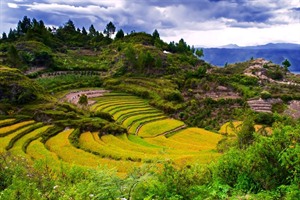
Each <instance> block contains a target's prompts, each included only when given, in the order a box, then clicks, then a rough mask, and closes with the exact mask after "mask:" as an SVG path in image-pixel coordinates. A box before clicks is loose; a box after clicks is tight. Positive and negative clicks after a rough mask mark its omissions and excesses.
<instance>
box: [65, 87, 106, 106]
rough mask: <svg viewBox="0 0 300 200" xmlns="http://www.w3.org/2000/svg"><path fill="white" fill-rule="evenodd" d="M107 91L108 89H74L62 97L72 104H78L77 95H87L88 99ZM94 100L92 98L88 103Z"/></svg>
mask: <svg viewBox="0 0 300 200" xmlns="http://www.w3.org/2000/svg"><path fill="white" fill-rule="evenodd" d="M107 92H109V91H108V90H82V91H75V92H71V93H69V94H67V95H66V96H65V97H64V99H65V100H66V101H68V102H70V103H73V104H76V105H77V104H78V101H79V97H80V96H81V95H83V94H84V95H86V96H87V97H88V99H90V98H94V97H100V96H103V95H104V93H107ZM94 103H95V101H93V100H88V105H91V104H94Z"/></svg>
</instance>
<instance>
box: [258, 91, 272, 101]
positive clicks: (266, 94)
mask: <svg viewBox="0 0 300 200" xmlns="http://www.w3.org/2000/svg"><path fill="white" fill-rule="evenodd" d="M260 97H261V98H262V99H270V98H271V97H272V95H271V94H270V92H268V91H265V90H264V91H262V92H261V93H260Z"/></svg>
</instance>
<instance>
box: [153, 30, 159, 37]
mask: <svg viewBox="0 0 300 200" xmlns="http://www.w3.org/2000/svg"><path fill="white" fill-rule="evenodd" d="M152 37H153V39H160V37H159V33H158V31H157V30H156V29H155V30H154V32H153V33H152Z"/></svg>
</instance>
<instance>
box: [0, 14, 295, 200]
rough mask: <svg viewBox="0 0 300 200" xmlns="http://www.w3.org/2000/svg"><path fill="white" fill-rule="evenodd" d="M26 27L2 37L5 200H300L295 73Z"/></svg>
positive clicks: (146, 38) (155, 39)
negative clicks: (222, 63)
mask: <svg viewBox="0 0 300 200" xmlns="http://www.w3.org/2000/svg"><path fill="white" fill-rule="evenodd" d="M24 19H25V18H24ZM24 19H23V21H20V24H23V23H24V24H25V25H26V24H27V23H28V20H24ZM29 21H30V20H29ZM27 25H28V26H27V27H29V28H26V29H24V30H21V29H20V28H19V29H16V30H14V31H12V33H11V34H10V37H7V38H3V37H2V39H1V40H0V52H1V54H0V62H1V66H0V155H1V156H0V168H1V169H2V170H1V173H0V182H1V184H0V199H1V198H3V199H58V198H61V199H121V198H126V199H145V198H148V199H230V198H233V199H234V198H240V199H264V198H266V199H268V198H269V199H285V198H286V199H297V197H299V195H300V193H299V191H300V190H299V189H300V188H299V160H298V154H299V142H300V140H299V138H300V137H299V129H300V128H299V122H298V120H299V116H300V108H299V105H300V101H299V100H300V89H299V88H300V87H299V86H300V78H299V76H298V75H295V74H292V73H290V72H289V66H286V67H282V66H280V65H277V64H274V63H273V62H272V61H269V60H266V59H263V58H259V59H250V60H247V61H245V62H240V63H233V64H227V65H226V66H224V67H223V68H219V67H215V66H212V65H210V64H209V63H206V62H205V61H204V60H202V57H203V52H202V51H200V50H198V51H196V50H195V49H194V48H193V47H191V46H189V45H188V44H186V42H185V41H184V40H183V39H181V40H180V41H178V43H175V42H170V43H169V44H168V43H165V42H164V41H162V40H161V39H160V37H159V33H158V31H157V30H155V31H154V32H153V33H152V35H151V34H147V33H144V32H139V33H136V32H132V33H130V34H127V35H124V33H123V34H122V32H121V31H118V33H117V35H118V36H116V38H114V39H113V38H111V36H110V35H109V34H108V33H107V35H104V34H103V33H101V32H99V31H97V30H93V29H92V28H90V29H89V30H90V31H89V33H87V32H86V31H84V30H83V29H82V30H80V29H76V27H75V26H74V24H73V23H72V21H68V22H67V23H66V24H64V25H63V26H61V27H59V28H58V29H57V30H51V29H47V28H46V26H45V25H44V23H43V22H42V21H39V22H37V21H36V20H32V22H31V23H30V24H27ZM22 27H23V26H22ZM25 27H26V26H25ZM107 31H108V30H107ZM2 65H3V66H2ZM29 183H30V184H29ZM24 187H26V191H25V192H21V191H22V190H23V189H24Z"/></svg>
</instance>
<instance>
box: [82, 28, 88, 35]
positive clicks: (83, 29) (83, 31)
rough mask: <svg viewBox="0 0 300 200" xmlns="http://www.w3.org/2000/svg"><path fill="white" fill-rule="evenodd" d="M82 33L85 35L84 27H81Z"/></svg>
mask: <svg viewBox="0 0 300 200" xmlns="http://www.w3.org/2000/svg"><path fill="white" fill-rule="evenodd" d="M82 35H87V32H86V30H85V28H84V27H82Z"/></svg>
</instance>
